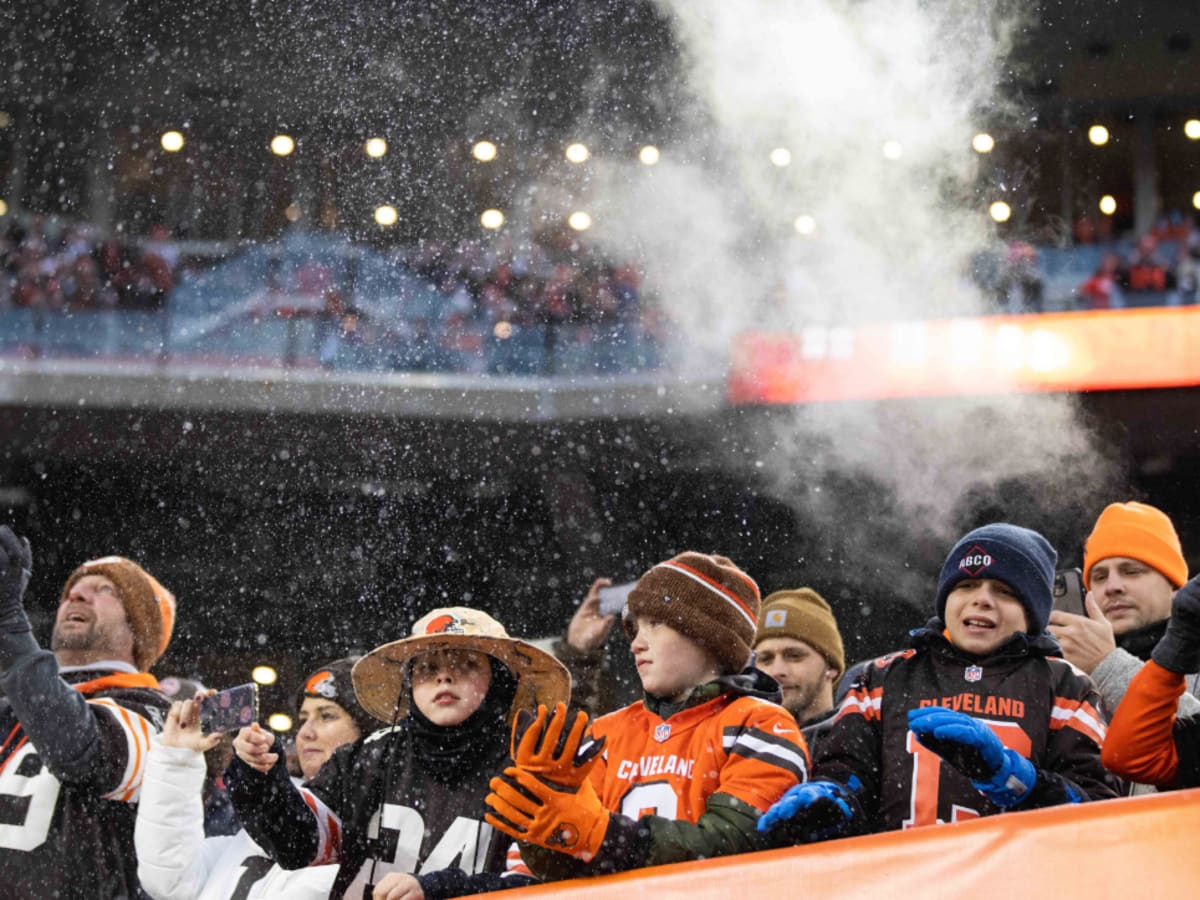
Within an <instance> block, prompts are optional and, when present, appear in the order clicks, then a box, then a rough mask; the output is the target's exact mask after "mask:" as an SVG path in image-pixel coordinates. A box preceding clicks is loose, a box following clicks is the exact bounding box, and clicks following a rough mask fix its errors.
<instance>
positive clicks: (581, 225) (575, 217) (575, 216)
mask: <svg viewBox="0 0 1200 900" xmlns="http://www.w3.org/2000/svg"><path fill="white" fill-rule="evenodd" d="M567 224H568V225H570V226H571V228H573V229H574V230H575V231H587V230H588V229H589V228H591V227H592V217H591V216H589V215H588V214H587V213H585V212H584V211H583V210H577V211H575V212H573V213H571V215H570V216H568V217H567Z"/></svg>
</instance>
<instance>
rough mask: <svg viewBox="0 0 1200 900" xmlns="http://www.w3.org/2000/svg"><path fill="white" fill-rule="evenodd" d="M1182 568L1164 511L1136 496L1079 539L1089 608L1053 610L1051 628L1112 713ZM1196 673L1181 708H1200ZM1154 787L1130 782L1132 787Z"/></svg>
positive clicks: (1153, 639)
mask: <svg viewBox="0 0 1200 900" xmlns="http://www.w3.org/2000/svg"><path fill="white" fill-rule="evenodd" d="M1187 576H1188V567H1187V562H1186V560H1184V558H1183V551H1182V548H1181V547H1180V544H1179V536H1178V535H1177V534H1176V533H1175V526H1174V525H1172V524H1171V520H1170V519H1169V518H1168V517H1167V516H1166V514H1165V513H1163V512H1162V511H1161V510H1158V509H1155V508H1154V507H1153V506H1148V505H1147V504H1145V503H1136V502H1130V503H1112V504H1109V505H1108V506H1107V507H1105V509H1104V511H1103V512H1102V513H1101V514H1100V517H1099V518H1098V519H1097V520H1096V524H1095V526H1094V527H1093V528H1092V533H1091V534H1090V535H1089V536H1088V539H1087V543H1086V544H1085V545H1084V553H1083V581H1084V584H1085V585H1087V589H1088V593H1087V596H1086V597H1085V604H1086V608H1087V615H1085V616H1077V615H1072V614H1071V613H1066V612H1062V611H1060V610H1055V611H1054V612H1052V613H1051V614H1050V625H1049V630H1050V632H1051V633H1052V634H1053V635H1054V636H1055V637H1056V638H1058V642H1059V643H1060V644H1061V645H1062V649H1063V656H1065V657H1066V659H1067V660H1068V661H1069V662H1071V663H1072V664H1074V665H1076V666H1078V667H1079V668H1080V669H1082V670H1083V671H1084V672H1087V673H1088V674H1089V675H1091V676H1092V680H1093V681H1095V682H1096V688H1097V689H1098V690H1099V691H1100V697H1101V699H1102V700H1103V702H1104V708H1105V710H1106V711H1107V712H1108V713H1109V714H1110V715H1111V714H1112V713H1113V711H1114V710H1116V708H1117V706H1118V705H1120V703H1121V700H1122V698H1123V697H1124V696H1125V691H1126V689H1127V688H1128V687H1129V683H1130V682H1131V681H1132V680H1133V677H1134V676H1135V675H1136V674H1137V673H1138V672H1139V671H1140V670H1141V669H1142V667H1143V666H1144V665H1145V663H1146V661H1147V660H1149V659H1150V654H1151V651H1153V649H1154V647H1155V645H1156V644H1157V643H1158V642H1159V640H1160V639H1161V638H1162V637H1163V635H1164V633H1165V632H1166V630H1167V624H1168V622H1169V620H1170V618H1171V598H1172V597H1173V596H1174V594H1175V592H1176V590H1177V589H1178V588H1179V587H1181V586H1182V585H1183V584H1184V582H1186V581H1187V580H1188V577H1187ZM1198 680H1200V679H1198V678H1197V675H1196V673H1195V670H1194V669H1193V670H1191V671H1189V672H1188V673H1186V678H1185V679H1184V685H1185V690H1186V692H1185V693H1183V695H1182V696H1181V697H1180V698H1179V713H1180V714H1181V715H1184V716H1189V715H1196V714H1197V713H1200V701H1198V700H1197V699H1196V698H1197V696H1200V691H1198V690H1197V688H1198V687H1200V684H1198ZM1152 790H1153V789H1152V788H1150V787H1145V786H1142V785H1137V784H1134V785H1131V787H1130V792H1131V793H1135V794H1138V793H1145V792H1148V791H1152Z"/></svg>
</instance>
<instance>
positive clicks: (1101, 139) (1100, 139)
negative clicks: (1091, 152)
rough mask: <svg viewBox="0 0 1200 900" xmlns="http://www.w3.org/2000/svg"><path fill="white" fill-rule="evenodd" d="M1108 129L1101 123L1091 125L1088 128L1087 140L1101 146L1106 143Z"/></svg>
mask: <svg viewBox="0 0 1200 900" xmlns="http://www.w3.org/2000/svg"><path fill="white" fill-rule="evenodd" d="M1108 138H1109V134H1108V129H1107V128H1105V127H1104V126H1103V125H1093V126H1092V127H1091V128H1089V129H1088V140H1089V141H1091V142H1092V143H1093V144H1095V145H1096V146H1097V147H1103V146H1104V145H1105V144H1107V143H1108Z"/></svg>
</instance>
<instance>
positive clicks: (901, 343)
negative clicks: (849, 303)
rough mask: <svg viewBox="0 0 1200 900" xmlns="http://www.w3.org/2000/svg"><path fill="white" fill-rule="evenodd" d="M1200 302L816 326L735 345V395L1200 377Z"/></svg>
mask: <svg viewBox="0 0 1200 900" xmlns="http://www.w3.org/2000/svg"><path fill="white" fill-rule="evenodd" d="M1197 347H1200V307H1176V308H1170V307H1155V308H1144V309H1123V310H1105V311H1097V312H1070V313H1048V314H1044V315H1027V316H992V317H984V318H974V319H946V320H938V321H929V322H895V323H889V324H880V325H867V326H862V327H858V328H849V327H829V326H812V327H809V328H805V329H803V330H802V331H801V332H800V333H798V334H783V335H781V334H763V333H747V334H743V335H741V336H739V338H738V339H737V340H736V342H735V344H734V349H733V356H732V367H731V371H730V378H729V398H730V401H731V402H733V403H756V404H760V403H810V402H820V401H836V400H856V399H868V398H890V397H938V396H969V395H979V394H1000V393H1008V392H1012V391H1087V390H1117V389H1125V388H1162V387H1182V386H1188V385H1198V384H1200V352H1197V349H1196V348H1197Z"/></svg>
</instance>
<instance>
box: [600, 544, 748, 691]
mask: <svg viewBox="0 0 1200 900" xmlns="http://www.w3.org/2000/svg"><path fill="white" fill-rule="evenodd" d="M761 605H762V597H761V595H760V594H759V592H758V585H757V584H755V583H754V579H752V578H751V577H750V576H749V575H747V574H746V573H745V572H743V571H742V570H741V569H739V568H738V567H737V565H736V564H735V563H733V561H732V560H729V559H726V558H725V557H724V556H709V555H707V554H704V553H680V554H679V555H678V556H676V557H674V558H673V559H669V560H667V561H666V562H661V563H659V564H658V565H656V566H655V567H654V568H652V569H650V571H648V572H646V573H645V574H644V575H642V577H641V578H639V579H638V583H637V586H636V587H635V588H634V589H633V591H632V592H631V593H630V595H629V600H628V602H627V603H626V606H625V618H624V623H623V624H624V628H625V633H626V635H628V636H629V639H630V640H633V636H634V634H635V627H634V626H635V623H636V620H637V617H638V616H646V617H647V618H650V619H654V620H656V621H659V622H662V623H663V624H665V625H670V626H671V627H672V628H674V629H675V630H676V631H678V632H679V633H680V634H682V635H684V636H686V637H688V638H690V639H691V640H693V641H695V642H696V643H697V644H699V645H700V646H702V647H703V648H704V649H705V650H707V651H708V652H709V654H711V655H712V657H713V658H714V659H716V660H717V662H718V663H719V664H720V665H721V668H722V669H723V671H724V672H725V673H726V674H730V673H734V672H740V671H741V670H742V669H744V668H745V667H746V664H747V663H748V662H749V661H750V647H751V643H752V642H753V640H754V630H755V628H756V627H757V623H758V611H759V608H760V607H761Z"/></svg>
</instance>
